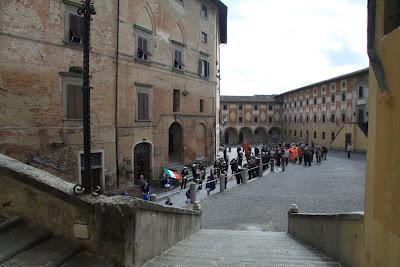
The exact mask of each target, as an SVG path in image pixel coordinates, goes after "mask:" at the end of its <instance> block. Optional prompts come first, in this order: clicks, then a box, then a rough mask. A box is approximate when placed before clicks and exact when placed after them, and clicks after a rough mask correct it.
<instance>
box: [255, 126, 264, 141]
mask: <svg viewBox="0 0 400 267" xmlns="http://www.w3.org/2000/svg"><path fill="white" fill-rule="evenodd" d="M266 140H267V130H266V129H265V128H264V127H258V128H256V130H255V131H254V138H253V141H254V143H256V144H261V143H265V141H266Z"/></svg>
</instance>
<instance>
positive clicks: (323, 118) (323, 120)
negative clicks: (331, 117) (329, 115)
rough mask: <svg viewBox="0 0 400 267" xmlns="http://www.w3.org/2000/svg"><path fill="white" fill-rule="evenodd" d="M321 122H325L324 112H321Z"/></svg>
mask: <svg viewBox="0 0 400 267" xmlns="http://www.w3.org/2000/svg"><path fill="white" fill-rule="evenodd" d="M322 122H323V123H325V114H322Z"/></svg>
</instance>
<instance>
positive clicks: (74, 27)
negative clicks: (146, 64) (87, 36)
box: [69, 14, 83, 41]
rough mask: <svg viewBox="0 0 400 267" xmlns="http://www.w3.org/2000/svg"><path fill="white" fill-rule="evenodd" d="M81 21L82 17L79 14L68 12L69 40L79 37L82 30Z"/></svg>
mask: <svg viewBox="0 0 400 267" xmlns="http://www.w3.org/2000/svg"><path fill="white" fill-rule="evenodd" d="M82 24H83V22H82V18H81V17H80V16H77V15H74V14H70V15H69V30H70V34H71V36H70V40H71V41H72V38H79V39H81V38H82V36H81V33H82V31H83V25H82Z"/></svg>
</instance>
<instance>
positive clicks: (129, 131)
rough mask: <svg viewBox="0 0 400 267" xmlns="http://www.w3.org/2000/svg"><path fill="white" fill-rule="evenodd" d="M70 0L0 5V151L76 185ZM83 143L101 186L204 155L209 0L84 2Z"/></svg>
mask: <svg viewBox="0 0 400 267" xmlns="http://www.w3.org/2000/svg"><path fill="white" fill-rule="evenodd" d="M79 3H80V1H78V0H43V1H16V0H6V1H1V3H0V7H1V11H0V13H1V26H0V40H1V49H0V55H1V61H2V63H1V73H2V75H1V79H0V94H1V100H0V104H1V105H0V106H1V114H2V115H1V119H0V152H1V153H5V154H7V155H10V156H13V157H15V158H17V159H19V160H23V161H27V162H30V163H31V164H34V165H35V166H38V167H40V168H43V169H46V170H48V171H50V172H52V173H54V174H56V175H58V176H61V177H63V178H65V179H67V180H69V181H72V182H77V183H78V182H80V180H81V170H82V167H81V166H82V163H81V154H82V152H83V137H82V96H81V85H82V44H81V43H82V26H81V20H80V17H78V16H77V13H76V10H77V8H78V7H79ZM95 8H96V12H97V14H96V15H95V16H94V17H93V21H92V29H91V46H92V49H91V54H90V56H91V65H90V67H91V69H90V75H91V85H92V87H93V90H92V93H91V94H92V96H91V109H92V112H91V119H92V121H91V124H92V125H91V128H92V132H91V138H92V152H93V160H92V161H93V163H92V165H93V166H92V169H93V174H94V177H95V182H96V183H97V184H99V185H101V186H102V188H104V189H106V190H109V189H112V188H114V187H115V186H116V185H117V183H119V184H121V185H124V184H125V183H126V182H128V179H129V178H132V177H134V178H135V181H137V178H138V176H139V175H140V174H145V176H146V177H148V178H149V179H151V180H153V181H155V182H156V181H157V180H158V176H159V174H160V171H161V167H163V166H168V165H171V164H187V163H190V162H192V161H193V160H195V159H196V158H202V159H205V160H212V159H213V158H214V156H215V142H214V140H215V130H214V129H215V124H216V111H215V110H216V109H215V106H216V101H217V99H218V89H219V79H218V78H217V74H218V73H219V45H220V44H221V43H226V26H227V25H226V15H227V7H226V6H225V5H224V4H223V3H222V2H221V1H219V0H212V1H202V0H168V1H167V0H148V1H145V0H110V1H95Z"/></svg>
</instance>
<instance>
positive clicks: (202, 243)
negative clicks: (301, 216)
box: [143, 229, 341, 267]
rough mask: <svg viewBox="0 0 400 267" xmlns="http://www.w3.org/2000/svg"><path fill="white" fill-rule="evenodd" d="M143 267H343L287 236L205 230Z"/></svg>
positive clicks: (277, 233) (273, 233)
mask: <svg viewBox="0 0 400 267" xmlns="http://www.w3.org/2000/svg"><path fill="white" fill-rule="evenodd" d="M143 266H146V267H166V266H182V267H183V266H185V267H186V266H191V267H192V266H227V267H228V266H229V267H232V266H260V267H261V266H262V267H268V266H273V267H303V266H304V267H305V266H318V267H323V266H324V267H340V266H341V265H340V264H339V263H337V262H335V261H333V260H332V259H331V258H329V257H327V256H325V255H324V254H322V253H320V252H319V251H317V250H316V249H314V248H312V247H310V246H308V245H306V244H304V243H303V242H301V241H299V240H297V239H295V238H293V237H291V236H290V235H288V234H287V233H284V232H252V231H234V230H205V229H203V230H201V231H200V232H198V233H196V234H194V235H192V236H191V237H190V238H188V239H186V240H184V241H181V242H179V243H178V244H176V245H175V246H174V247H172V248H170V249H169V250H167V251H165V252H164V253H162V254H161V255H160V256H158V257H156V258H154V259H152V260H151V261H148V262H147V263H145V264H144V265H143Z"/></svg>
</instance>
